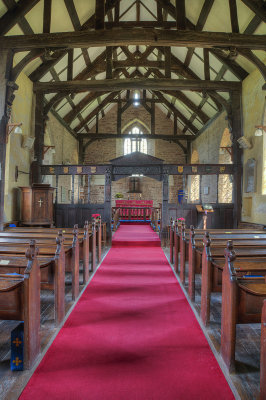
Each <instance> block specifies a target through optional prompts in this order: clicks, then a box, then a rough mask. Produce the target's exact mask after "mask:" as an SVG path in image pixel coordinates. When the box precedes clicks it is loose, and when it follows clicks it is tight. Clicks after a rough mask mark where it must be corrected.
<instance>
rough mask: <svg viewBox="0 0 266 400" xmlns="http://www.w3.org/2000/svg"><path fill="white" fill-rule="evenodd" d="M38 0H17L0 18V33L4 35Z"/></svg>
mask: <svg viewBox="0 0 266 400" xmlns="http://www.w3.org/2000/svg"><path fill="white" fill-rule="evenodd" d="M39 1H40V0H19V1H18V2H17V3H16V5H15V6H14V7H13V8H12V9H10V10H8V11H7V12H6V13H5V14H4V15H3V16H2V17H1V18H0V35H5V34H6V33H7V32H8V31H9V30H10V29H11V28H13V26H15V25H16V24H17V23H18V22H19V20H20V18H21V17H24V15H25V14H27V13H28V12H29V11H30V10H31V9H32V8H33V7H34V6H35V5H36V4H37V3H39Z"/></svg>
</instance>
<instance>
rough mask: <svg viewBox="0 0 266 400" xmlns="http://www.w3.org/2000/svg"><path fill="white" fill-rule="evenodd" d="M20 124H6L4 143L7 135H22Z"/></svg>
mask: <svg viewBox="0 0 266 400" xmlns="http://www.w3.org/2000/svg"><path fill="white" fill-rule="evenodd" d="M21 126H22V122H19V123H13V124H12V123H8V124H7V126H6V142H8V138H9V135H10V134H11V132H13V131H14V133H16V134H18V135H22V129H21Z"/></svg>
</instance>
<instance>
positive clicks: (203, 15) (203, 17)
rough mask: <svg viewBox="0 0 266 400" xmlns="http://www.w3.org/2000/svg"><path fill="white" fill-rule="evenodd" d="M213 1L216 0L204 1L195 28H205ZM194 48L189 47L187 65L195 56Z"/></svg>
mask: <svg viewBox="0 0 266 400" xmlns="http://www.w3.org/2000/svg"><path fill="white" fill-rule="evenodd" d="M213 3H214V0H205V1H204V4H203V6H202V9H201V12H200V15H199V19H198V21H197V24H196V26H195V30H196V31H202V29H203V27H204V25H205V23H206V21H207V18H208V15H209V14H210V11H211V8H212V5H213ZM194 50H195V49H194V48H193V47H190V48H189V49H188V52H187V55H186V59H185V63H184V64H185V65H186V66H187V67H188V66H189V64H190V61H191V58H192V56H193V53H194Z"/></svg>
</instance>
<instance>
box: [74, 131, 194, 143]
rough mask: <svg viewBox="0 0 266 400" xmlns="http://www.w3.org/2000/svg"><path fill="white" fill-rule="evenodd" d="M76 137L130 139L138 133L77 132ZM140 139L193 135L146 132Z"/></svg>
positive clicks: (186, 138)
mask: <svg viewBox="0 0 266 400" xmlns="http://www.w3.org/2000/svg"><path fill="white" fill-rule="evenodd" d="M78 137H79V138H80V139H82V138H84V139H96V140H100V139H125V138H130V139H134V138H136V139H139V135H134V134H131V135H129V134H126V133H122V134H117V133H80V134H78ZM141 138H142V139H155V140H157V139H162V140H170V141H175V140H177V139H178V140H188V141H192V140H193V139H194V138H195V136H193V135H159V134H152V133H148V134H145V133H144V134H142V135H141Z"/></svg>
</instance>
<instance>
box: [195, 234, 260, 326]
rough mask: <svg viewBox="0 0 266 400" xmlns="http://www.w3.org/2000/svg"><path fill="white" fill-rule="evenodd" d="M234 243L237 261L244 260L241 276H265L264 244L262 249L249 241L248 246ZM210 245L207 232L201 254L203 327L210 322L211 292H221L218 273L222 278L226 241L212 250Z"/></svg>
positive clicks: (243, 243) (214, 245)
mask: <svg viewBox="0 0 266 400" xmlns="http://www.w3.org/2000/svg"><path fill="white" fill-rule="evenodd" d="M246 242H247V241H246ZM234 243H235V247H236V248H237V253H238V257H239V260H240V259H242V258H245V267H244V266H243V268H242V270H241V271H242V274H244V273H245V274H246V273H249V272H254V271H256V272H257V271H260V272H263V271H264V274H266V245H265V242H264V245H263V246H262V247H259V246H256V244H255V243H254V244H255V245H254V246H253V245H252V244H251V243H250V241H248V244H245V241H242V242H241V241H235V242H234ZM210 245H211V240H210V237H209V234H208V232H206V234H205V237H204V249H203V252H202V280H201V319H202V322H203V323H204V325H207V324H208V323H209V320H210V305H211V292H215V291H216V292H217V291H221V290H222V288H221V287H219V286H218V285H219V276H218V273H219V271H220V275H221V278H222V271H223V264H224V262H223V260H224V248H225V247H226V245H227V240H224V241H221V242H220V243H217V242H214V244H213V247H212V248H211V246H210ZM258 257H259V258H258ZM247 258H248V260H250V263H248V260H247ZM214 260H215V261H214ZM219 261H220V262H219ZM243 265H244V261H243ZM221 283H222V282H221Z"/></svg>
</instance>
